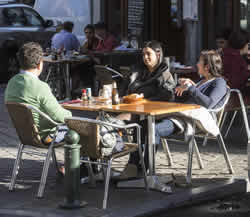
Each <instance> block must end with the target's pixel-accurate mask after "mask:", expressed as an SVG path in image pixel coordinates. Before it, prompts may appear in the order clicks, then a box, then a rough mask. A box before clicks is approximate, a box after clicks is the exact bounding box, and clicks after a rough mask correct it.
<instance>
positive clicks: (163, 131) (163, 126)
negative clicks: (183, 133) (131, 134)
mask: <svg viewBox="0 0 250 217" xmlns="http://www.w3.org/2000/svg"><path fill="white" fill-rule="evenodd" d="M175 130H176V126H175V125H174V123H173V122H172V121H171V120H169V119H164V120H161V121H160V122H158V123H156V125H155V144H156V151H157V147H158V145H159V144H160V142H161V137H166V136H169V135H171V134H173V133H174V131H175ZM143 131H144V133H142V135H144V136H146V135H147V134H148V132H147V125H144V126H143ZM143 139H145V138H142V141H144V140H143ZM145 144H146V145H145V147H144V150H145V152H144V163H145V167H146V169H148V163H149V161H148V143H147V142H146V143H145ZM128 163H131V164H135V165H137V166H139V163H140V156H139V152H138V151H137V152H133V153H131V154H130V158H129V161H128Z"/></svg>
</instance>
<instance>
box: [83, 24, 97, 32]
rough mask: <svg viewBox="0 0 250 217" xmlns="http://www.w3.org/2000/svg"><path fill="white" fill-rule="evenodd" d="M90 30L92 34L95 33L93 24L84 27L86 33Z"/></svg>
mask: <svg viewBox="0 0 250 217" xmlns="http://www.w3.org/2000/svg"><path fill="white" fill-rule="evenodd" d="M87 29H90V30H91V31H92V32H95V27H94V25H92V24H88V25H87V26H85V27H84V31H85V30H87Z"/></svg>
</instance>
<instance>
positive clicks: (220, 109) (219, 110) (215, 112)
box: [209, 88, 231, 125]
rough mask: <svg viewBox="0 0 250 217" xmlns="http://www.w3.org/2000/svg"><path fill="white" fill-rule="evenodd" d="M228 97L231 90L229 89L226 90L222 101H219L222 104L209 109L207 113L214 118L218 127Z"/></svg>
mask: <svg viewBox="0 0 250 217" xmlns="http://www.w3.org/2000/svg"><path fill="white" fill-rule="evenodd" d="M230 95H231V90H230V88H227V93H226V95H225V96H224V97H223V99H222V100H221V102H222V103H221V104H220V105H219V106H218V107H216V108H214V109H209V111H210V112H211V113H212V115H213V117H216V120H217V123H218V125H220V122H221V120H222V116H223V113H224V109H225V107H226V105H227V103H228V101H229V99H230Z"/></svg>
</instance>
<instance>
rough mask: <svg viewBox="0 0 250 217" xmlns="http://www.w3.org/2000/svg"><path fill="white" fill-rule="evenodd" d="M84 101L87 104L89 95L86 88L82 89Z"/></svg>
mask: <svg viewBox="0 0 250 217" xmlns="http://www.w3.org/2000/svg"><path fill="white" fill-rule="evenodd" d="M82 102H83V103H84V104H85V103H87V102H88V96H87V91H86V89H82Z"/></svg>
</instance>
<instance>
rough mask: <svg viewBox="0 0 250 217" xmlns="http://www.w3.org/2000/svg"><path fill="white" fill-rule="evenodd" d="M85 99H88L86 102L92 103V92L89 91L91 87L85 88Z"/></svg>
mask: <svg viewBox="0 0 250 217" xmlns="http://www.w3.org/2000/svg"><path fill="white" fill-rule="evenodd" d="M87 100H88V103H92V92H91V88H87Z"/></svg>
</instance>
